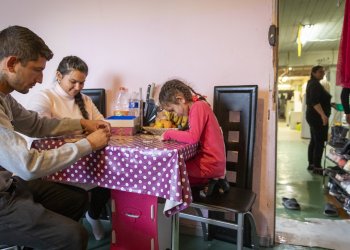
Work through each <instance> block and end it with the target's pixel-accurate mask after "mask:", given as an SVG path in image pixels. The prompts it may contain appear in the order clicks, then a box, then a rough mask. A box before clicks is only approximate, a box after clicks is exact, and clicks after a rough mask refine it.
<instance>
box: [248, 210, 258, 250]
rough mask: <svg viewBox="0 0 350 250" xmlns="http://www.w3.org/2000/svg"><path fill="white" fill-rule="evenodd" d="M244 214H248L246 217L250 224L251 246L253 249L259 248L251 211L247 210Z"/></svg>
mask: <svg viewBox="0 0 350 250" xmlns="http://www.w3.org/2000/svg"><path fill="white" fill-rule="evenodd" d="M246 215H248V219H249V222H250V225H251V229H252V231H251V234H252V235H251V237H252V248H253V249H259V245H260V244H259V241H258V234H257V232H256V224H255V220H254V216H253V214H252V213H251V212H247V213H246Z"/></svg>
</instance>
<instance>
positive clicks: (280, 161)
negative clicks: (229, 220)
mask: <svg viewBox="0 0 350 250" xmlns="http://www.w3.org/2000/svg"><path fill="white" fill-rule="evenodd" d="M278 5H279V51H278V58H279V59H278V65H279V66H278V107H279V108H278V113H277V115H278V118H279V119H278V134H277V174H276V239H275V240H276V242H277V243H278V242H279V243H284V244H294V245H304V246H319V247H325V248H332V249H334V248H335V246H336V245H337V244H338V243H340V244H341V243H342V242H343V241H344V239H341V237H339V234H337V233H336V232H338V231H337V230H339V229H340V228H342V226H345V227H347V226H349V225H347V224H345V223H343V222H346V223H347V221H345V220H341V219H349V218H350V217H349V215H348V214H347V213H346V212H344V210H343V209H342V205H341V204H339V203H337V201H336V199H334V197H333V196H331V195H329V193H328V190H327V189H324V186H323V183H324V181H325V182H327V181H328V180H327V178H325V179H324V178H323V176H322V175H318V174H315V173H313V172H311V171H308V170H307V165H308V161H307V150H308V144H309V139H310V133H309V127H308V124H307V122H306V120H305V109H306V105H305V96H304V94H305V91H306V84H307V81H308V80H309V78H310V73H311V68H312V66H315V65H322V66H324V68H325V70H326V75H325V78H324V79H323V80H322V81H321V83H322V84H323V85H324V87H325V89H327V90H328V91H329V92H330V94H331V95H332V96H333V98H332V102H335V103H340V91H341V90H340V88H339V87H336V86H335V74H336V64H337V59H338V47H339V40H340V35H341V30H342V20H343V17H344V6H345V1H327V0H319V1H312V0H279V4H278ZM301 34H304V37H301ZM305 35H307V36H306V37H305ZM332 121H333V116H331V118H330V125H332ZM322 162H323V161H322ZM326 164H327V166H329V165H330V164H332V163H331V162H328V161H326ZM283 198H287V199H292V198H294V199H296V201H297V203H298V204H299V206H300V210H293V209H291V207H288V205H287V204H286V203H284V205H283V204H282V203H283ZM327 203H330V204H332V205H334V206H335V207H336V208H337V211H339V216H338V217H328V216H327V215H325V213H324V212H325V206H326V204H327ZM304 230H305V233H303V232H304ZM318 230H321V232H319V231H318ZM316 231H317V232H318V233H319V234H320V235H321V237H320V236H317V237H316V235H315V237H313V232H316ZM340 235H341V234H340ZM344 244H345V243H344ZM340 248H341V247H340ZM336 249H337V248H336Z"/></svg>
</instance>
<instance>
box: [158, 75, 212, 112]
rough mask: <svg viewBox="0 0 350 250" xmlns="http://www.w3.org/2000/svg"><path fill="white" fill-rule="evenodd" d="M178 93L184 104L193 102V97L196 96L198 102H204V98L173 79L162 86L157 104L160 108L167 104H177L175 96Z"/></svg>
mask: <svg viewBox="0 0 350 250" xmlns="http://www.w3.org/2000/svg"><path fill="white" fill-rule="evenodd" d="M180 93H181V94H183V96H184V99H185V101H186V102H193V95H195V96H197V97H198V100H203V101H206V99H205V97H204V96H203V95H201V94H199V93H197V92H196V91H194V89H193V88H191V87H190V86H188V85H187V84H185V83H184V82H182V81H180V80H178V79H173V80H170V81H167V82H166V83H164V85H163V86H162V88H161V90H160V93H159V103H160V104H161V105H162V106H165V105H167V104H178V100H177V99H176V95H178V94H180Z"/></svg>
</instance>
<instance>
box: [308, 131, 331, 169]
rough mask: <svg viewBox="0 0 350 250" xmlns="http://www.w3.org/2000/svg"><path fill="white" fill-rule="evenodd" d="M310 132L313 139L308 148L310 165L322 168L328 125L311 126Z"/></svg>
mask: <svg viewBox="0 0 350 250" xmlns="http://www.w3.org/2000/svg"><path fill="white" fill-rule="evenodd" d="M310 134H311V139H310V143H309V148H308V161H309V166H310V165H313V166H314V167H316V168H320V167H321V159H322V154H323V149H324V144H325V142H326V141H327V134H328V125H327V126H320V127H314V126H310Z"/></svg>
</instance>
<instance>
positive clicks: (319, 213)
mask: <svg viewBox="0 0 350 250" xmlns="http://www.w3.org/2000/svg"><path fill="white" fill-rule="evenodd" d="M278 132H279V134H278V147H277V165H278V167H277V183H276V203H277V204H276V215H277V216H281V217H284V218H289V219H296V220H303V219H304V218H325V216H324V215H323V208H324V204H325V202H326V201H328V199H329V196H328V195H325V193H324V190H323V187H322V181H323V179H322V177H321V176H318V175H314V174H312V173H310V172H308V171H307V170H306V166H307V155H306V152H307V146H308V140H303V139H300V132H298V131H295V130H291V129H289V127H287V126H286V125H285V123H280V124H279V130H278ZM282 197H295V198H296V199H297V200H298V202H299V203H300V205H301V207H302V210H301V211H300V212H298V213H295V211H290V210H286V209H285V208H284V207H283V206H282V204H281V199H282ZM344 216H346V215H344ZM105 226H106V231H110V225H109V223H108V222H106V223H105ZM87 228H88V229H89V226H88V225H87ZM109 244H110V239H109V238H107V239H104V240H102V241H95V240H94V239H93V237H90V241H89V249H96V250H97V249H99V250H107V249H109ZM194 249H200V250H205V249H208V250H209V249H212V250H214V249H215V250H217V249H220V250H226V249H227V250H229V249H230V250H232V249H236V248H235V246H234V245H233V244H230V243H227V242H222V241H218V240H213V241H203V239H202V238H200V237H194V236H189V235H180V250H194ZM263 249H267V250H269V249H280V250H282V249H286V250H304V249H320V248H310V247H303V246H293V245H285V244H280V245H277V244H276V246H274V247H273V248H263ZM130 250H134V249H130ZM135 250H137V249H135ZM161 250H163V249H161Z"/></svg>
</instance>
